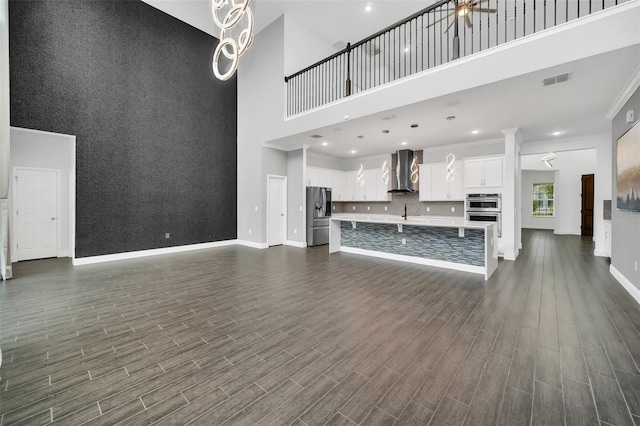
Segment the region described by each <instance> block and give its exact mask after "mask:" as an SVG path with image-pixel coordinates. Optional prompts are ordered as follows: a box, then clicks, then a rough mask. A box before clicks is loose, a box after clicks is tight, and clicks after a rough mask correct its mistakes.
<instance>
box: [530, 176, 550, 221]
mask: <svg viewBox="0 0 640 426" xmlns="http://www.w3.org/2000/svg"><path fill="white" fill-rule="evenodd" d="M533 215H534V216H553V184H552V183H534V184H533Z"/></svg>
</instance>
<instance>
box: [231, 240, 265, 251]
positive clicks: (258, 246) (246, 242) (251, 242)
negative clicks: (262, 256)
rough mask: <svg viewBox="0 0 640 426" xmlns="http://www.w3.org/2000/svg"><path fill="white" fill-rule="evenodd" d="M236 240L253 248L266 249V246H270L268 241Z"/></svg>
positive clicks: (239, 243) (240, 244) (241, 244)
mask: <svg viewBox="0 0 640 426" xmlns="http://www.w3.org/2000/svg"><path fill="white" fill-rule="evenodd" d="M234 241H235V243H236V244H238V245H239V246H246V247H251V248H255V249H266V248H269V244H267V243H256V242H253V241H246V240H234Z"/></svg>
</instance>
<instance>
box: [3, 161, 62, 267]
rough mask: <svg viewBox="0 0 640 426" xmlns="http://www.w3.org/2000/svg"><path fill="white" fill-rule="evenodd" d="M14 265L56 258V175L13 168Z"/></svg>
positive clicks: (54, 171) (32, 169)
mask: <svg viewBox="0 0 640 426" xmlns="http://www.w3.org/2000/svg"><path fill="white" fill-rule="evenodd" d="M13 176H14V201H15V206H14V211H15V216H14V217H15V220H16V223H17V227H16V235H15V237H16V248H17V256H18V261H21V260H32V259H44V258H47V257H57V256H58V241H59V234H60V226H59V223H60V220H59V217H60V212H59V208H60V198H59V194H60V190H59V188H60V171H59V170H54V169H35V168H27V167H14V175H13Z"/></svg>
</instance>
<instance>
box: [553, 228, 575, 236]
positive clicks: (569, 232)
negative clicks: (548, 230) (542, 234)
mask: <svg viewBox="0 0 640 426" xmlns="http://www.w3.org/2000/svg"><path fill="white" fill-rule="evenodd" d="M553 233H554V234H556V235H580V230H577V231H576V230H574V229H556V230H554V231H553Z"/></svg>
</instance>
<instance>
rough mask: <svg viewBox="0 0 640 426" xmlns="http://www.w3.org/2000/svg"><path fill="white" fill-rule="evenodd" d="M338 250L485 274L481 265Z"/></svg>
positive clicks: (369, 251) (341, 247) (363, 251)
mask: <svg viewBox="0 0 640 426" xmlns="http://www.w3.org/2000/svg"><path fill="white" fill-rule="evenodd" d="M340 251H342V252H345V253H353V254H361V255H363V256H371V257H379V258H381V259H389V260H399V261H401V262H408V263H417V264H419V265H427V266H435V267H438V268H447V269H453V270H456V271H463V272H471V273H474V274H480V275H484V274H485V268H484V267H483V266H474V265H464V264H461V263H454V262H446V261H444V260H433V259H425V258H422V257H414V256H405V255H401V254H392V253H383V252H379V251H373V250H364V249H359V248H353V247H345V246H340Z"/></svg>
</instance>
